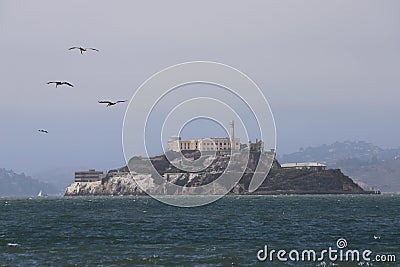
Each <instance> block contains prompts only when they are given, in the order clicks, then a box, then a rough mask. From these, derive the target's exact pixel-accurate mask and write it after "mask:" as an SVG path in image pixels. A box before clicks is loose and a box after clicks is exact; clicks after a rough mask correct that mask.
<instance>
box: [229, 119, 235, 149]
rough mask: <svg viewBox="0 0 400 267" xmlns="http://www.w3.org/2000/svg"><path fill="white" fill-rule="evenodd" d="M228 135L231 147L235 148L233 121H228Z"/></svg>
mask: <svg viewBox="0 0 400 267" xmlns="http://www.w3.org/2000/svg"><path fill="white" fill-rule="evenodd" d="M229 137H230V139H231V149H232V150H236V146H235V121H233V120H232V121H231V122H230V123H229Z"/></svg>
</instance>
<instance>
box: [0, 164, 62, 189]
mask: <svg viewBox="0 0 400 267" xmlns="http://www.w3.org/2000/svg"><path fill="white" fill-rule="evenodd" d="M40 190H42V191H43V193H44V194H56V193H58V191H57V189H56V188H55V187H54V186H52V185H49V184H47V183H43V182H40V181H38V180H35V179H32V178H31V177H30V176H26V175H25V174H23V173H22V174H17V173H15V172H13V171H12V170H6V169H2V168H0V196H36V195H37V194H38V193H39V191H40Z"/></svg>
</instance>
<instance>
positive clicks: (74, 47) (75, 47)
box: [68, 46, 79, 50]
mask: <svg viewBox="0 0 400 267" xmlns="http://www.w3.org/2000/svg"><path fill="white" fill-rule="evenodd" d="M72 49H79V47H77V46H73V47H70V48H68V50H72Z"/></svg>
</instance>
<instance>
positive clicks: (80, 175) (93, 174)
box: [75, 169, 106, 183]
mask: <svg viewBox="0 0 400 267" xmlns="http://www.w3.org/2000/svg"><path fill="white" fill-rule="evenodd" d="M104 177H106V175H105V174H104V173H103V172H101V171H96V170H95V169H90V170H89V171H78V172H75V183H80V182H86V183H87V182H97V181H101V179H103V178H104Z"/></svg>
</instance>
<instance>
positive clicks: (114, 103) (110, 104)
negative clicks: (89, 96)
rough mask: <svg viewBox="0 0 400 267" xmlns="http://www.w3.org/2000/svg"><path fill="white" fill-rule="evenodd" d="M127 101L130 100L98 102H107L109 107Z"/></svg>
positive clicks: (104, 102) (103, 102) (102, 102)
mask: <svg viewBox="0 0 400 267" xmlns="http://www.w3.org/2000/svg"><path fill="white" fill-rule="evenodd" d="M126 101H128V100H118V101H116V102H112V101H98V102H99V103H100V104H107V107H109V106H114V105H116V104H118V103H123V102H126Z"/></svg>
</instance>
